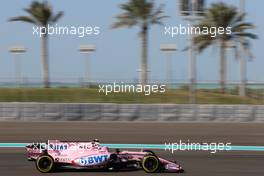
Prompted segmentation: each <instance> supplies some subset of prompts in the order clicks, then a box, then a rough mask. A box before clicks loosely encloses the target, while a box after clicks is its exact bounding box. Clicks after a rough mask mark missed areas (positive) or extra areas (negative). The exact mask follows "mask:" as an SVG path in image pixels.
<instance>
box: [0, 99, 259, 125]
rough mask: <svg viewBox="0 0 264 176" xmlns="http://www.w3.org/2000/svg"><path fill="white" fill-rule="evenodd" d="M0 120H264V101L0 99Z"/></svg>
mask: <svg viewBox="0 0 264 176" xmlns="http://www.w3.org/2000/svg"><path fill="white" fill-rule="evenodd" d="M0 120H22V121H23V120H25V121H35V120H36V121H38V120H41V121H50V120H51V121H53V120H65V121H72V120H78V121H197V122H207V121H219V122H221V121H222V122H224V121H228V122H250V121H252V122H253V121H264V105H188V104H186V105H184V104H104V103H102V104H101V103H100V104H88V103H83V104H82V103H80V104H77V103H0Z"/></svg>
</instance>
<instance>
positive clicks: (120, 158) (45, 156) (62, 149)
mask: <svg viewBox="0 0 264 176" xmlns="http://www.w3.org/2000/svg"><path fill="white" fill-rule="evenodd" d="M26 149H27V156H28V160H30V161H35V163H36V168H37V170H39V171H40V172H42V173H48V172H52V171H55V170H56V169H58V168H71V169H92V170H94V169H102V170H109V171H111V170H112V171H122V170H134V169H135V170H137V169H143V170H144V171H145V172H147V173H154V172H177V173H182V172H183V171H184V170H183V168H182V167H181V166H180V165H179V164H177V163H176V162H175V161H169V160H165V159H162V158H160V157H158V156H156V154H155V153H154V152H152V151H150V150H144V151H140V152H135V151H120V150H119V149H116V150H115V151H114V152H110V151H109V149H108V147H107V146H101V145H100V143H99V141H98V140H93V141H90V142H69V141H68V142H64V141H59V140H49V141H48V142H46V143H32V144H29V145H27V146H26Z"/></svg>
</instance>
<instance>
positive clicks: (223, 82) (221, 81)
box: [219, 41, 226, 93]
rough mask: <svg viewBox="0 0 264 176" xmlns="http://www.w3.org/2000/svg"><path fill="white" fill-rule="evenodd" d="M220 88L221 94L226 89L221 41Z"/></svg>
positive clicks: (222, 43)
mask: <svg viewBox="0 0 264 176" xmlns="http://www.w3.org/2000/svg"><path fill="white" fill-rule="evenodd" d="M219 72H220V86H221V92H222V93H224V92H225V89H226V57H225V42H224V41H221V46H220V71H219Z"/></svg>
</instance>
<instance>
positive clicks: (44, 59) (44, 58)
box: [41, 34, 50, 88]
mask: <svg viewBox="0 0 264 176" xmlns="http://www.w3.org/2000/svg"><path fill="white" fill-rule="evenodd" d="M41 64H42V77H43V84H44V87H45V88H49V87H50V82H49V60H48V35H47V34H45V35H43V36H42V37H41Z"/></svg>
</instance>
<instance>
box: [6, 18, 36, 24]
mask: <svg viewBox="0 0 264 176" xmlns="http://www.w3.org/2000/svg"><path fill="white" fill-rule="evenodd" d="M8 21H22V22H27V23H32V24H37V22H36V21H35V19H33V18H32V17H30V16H18V17H13V18H10V19H9V20H8Z"/></svg>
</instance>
